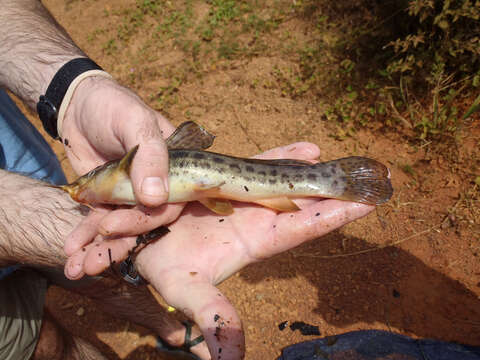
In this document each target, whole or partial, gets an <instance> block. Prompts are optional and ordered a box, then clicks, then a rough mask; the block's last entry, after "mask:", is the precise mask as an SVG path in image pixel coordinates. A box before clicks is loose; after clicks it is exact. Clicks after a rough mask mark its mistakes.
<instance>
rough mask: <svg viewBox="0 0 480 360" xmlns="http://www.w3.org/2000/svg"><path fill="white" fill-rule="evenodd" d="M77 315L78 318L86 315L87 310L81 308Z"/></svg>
mask: <svg viewBox="0 0 480 360" xmlns="http://www.w3.org/2000/svg"><path fill="white" fill-rule="evenodd" d="M76 314H77V316H83V315H85V309H84V308H83V307H79V308H78V310H77V313H76Z"/></svg>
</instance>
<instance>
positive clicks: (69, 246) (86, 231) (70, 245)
mask: <svg viewBox="0 0 480 360" xmlns="http://www.w3.org/2000/svg"><path fill="white" fill-rule="evenodd" d="M110 211H111V210H109V209H105V208H100V207H99V208H95V209H94V210H93V211H90V213H89V214H88V215H87V217H85V218H84V219H83V220H82V221H81V223H80V224H79V225H78V226H77V227H76V228H75V229H73V231H72V232H71V233H70V234H69V235H68V236H67V238H66V240H65V244H64V246H63V249H64V251H65V254H66V255H67V256H71V255H72V254H74V253H75V252H77V251H78V250H80V249H81V248H82V247H83V246H85V245H86V244H88V243H89V242H91V241H92V240H93V238H94V237H95V236H96V235H97V233H98V225H99V224H100V222H101V220H102V219H103V218H104V217H105V216H106V215H107V214H108V213H109V212H110Z"/></svg>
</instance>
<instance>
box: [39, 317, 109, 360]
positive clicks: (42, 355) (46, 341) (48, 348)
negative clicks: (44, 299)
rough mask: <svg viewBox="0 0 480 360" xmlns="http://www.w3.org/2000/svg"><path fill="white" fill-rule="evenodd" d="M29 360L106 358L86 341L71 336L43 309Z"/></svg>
mask: <svg viewBox="0 0 480 360" xmlns="http://www.w3.org/2000/svg"><path fill="white" fill-rule="evenodd" d="M31 360H106V358H105V357H104V356H103V355H102V354H101V353H100V352H99V351H98V350H97V349H96V348H95V347H93V345H91V344H89V343H88V342H86V341H84V340H82V339H80V338H78V337H75V336H73V335H72V334H70V333H69V332H68V331H66V330H65V329H62V328H61V327H60V325H59V324H58V323H57V322H56V321H55V320H54V318H53V317H52V316H51V315H50V314H49V312H48V311H47V310H46V309H45V312H44V316H43V320H42V327H41V329H40V336H39V339H38V342H37V346H36V347H35V351H34V353H33V356H32V357H31Z"/></svg>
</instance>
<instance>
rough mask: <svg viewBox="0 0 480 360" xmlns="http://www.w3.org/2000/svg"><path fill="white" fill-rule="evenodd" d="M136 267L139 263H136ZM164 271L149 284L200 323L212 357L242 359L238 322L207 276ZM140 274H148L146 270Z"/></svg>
mask: <svg viewBox="0 0 480 360" xmlns="http://www.w3.org/2000/svg"><path fill="white" fill-rule="evenodd" d="M138 261H140V260H138V259H137V264H138ZM138 269H139V270H140V269H142V267H141V266H140V265H138ZM140 271H141V270H140ZM141 273H142V271H141ZM164 274H165V276H162V275H161V273H160V274H157V275H155V276H153V277H152V278H151V279H150V280H151V284H152V285H153V286H154V287H155V288H156V289H157V290H158V291H159V292H160V294H161V295H162V296H163V297H164V299H165V300H166V301H167V303H168V304H170V305H171V306H173V307H175V308H176V309H179V310H181V311H183V312H184V313H185V314H186V315H187V316H188V317H190V318H192V319H193V320H194V321H195V323H196V324H197V325H198V326H199V327H200V329H201V331H202V333H203V336H204V337H205V341H206V342H207V344H208V348H209V350H210V353H211V356H212V359H222V360H228V359H231V360H237V359H242V358H243V356H244V353H245V338H244V334H243V330H242V325H241V321H240V318H239V317H238V314H237V312H236V311H235V309H234V307H233V306H232V304H230V302H229V301H228V299H227V298H226V297H225V296H224V295H223V294H222V293H221V292H220V291H219V290H218V289H217V288H215V287H214V286H212V285H211V284H210V283H209V282H208V280H207V279H205V278H203V277H201V275H200V274H197V275H192V273H191V272H190V271H189V269H183V270H174V271H168V272H167V273H164ZM142 275H143V276H146V277H147V278H148V275H147V274H143V273H142Z"/></svg>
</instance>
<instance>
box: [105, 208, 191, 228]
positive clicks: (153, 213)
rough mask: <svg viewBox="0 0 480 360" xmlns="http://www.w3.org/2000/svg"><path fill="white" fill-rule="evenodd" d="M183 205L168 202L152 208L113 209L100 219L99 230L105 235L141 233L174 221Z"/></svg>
mask: <svg viewBox="0 0 480 360" xmlns="http://www.w3.org/2000/svg"><path fill="white" fill-rule="evenodd" d="M184 206H185V205H184V204H169V205H162V206H160V207H158V208H154V209H151V208H144V207H136V208H133V209H119V210H115V211H112V212H111V213H110V214H108V215H106V216H105V217H104V218H103V219H102V221H101V223H100V225H99V232H100V233H101V234H102V235H105V236H117V235H136V234H143V233H145V232H147V231H150V230H152V229H155V228H157V227H159V226H160V225H163V224H169V223H171V222H172V221H174V220H175V219H176V218H177V217H178V216H179V215H180V213H181V212H182V210H183V208H184Z"/></svg>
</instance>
